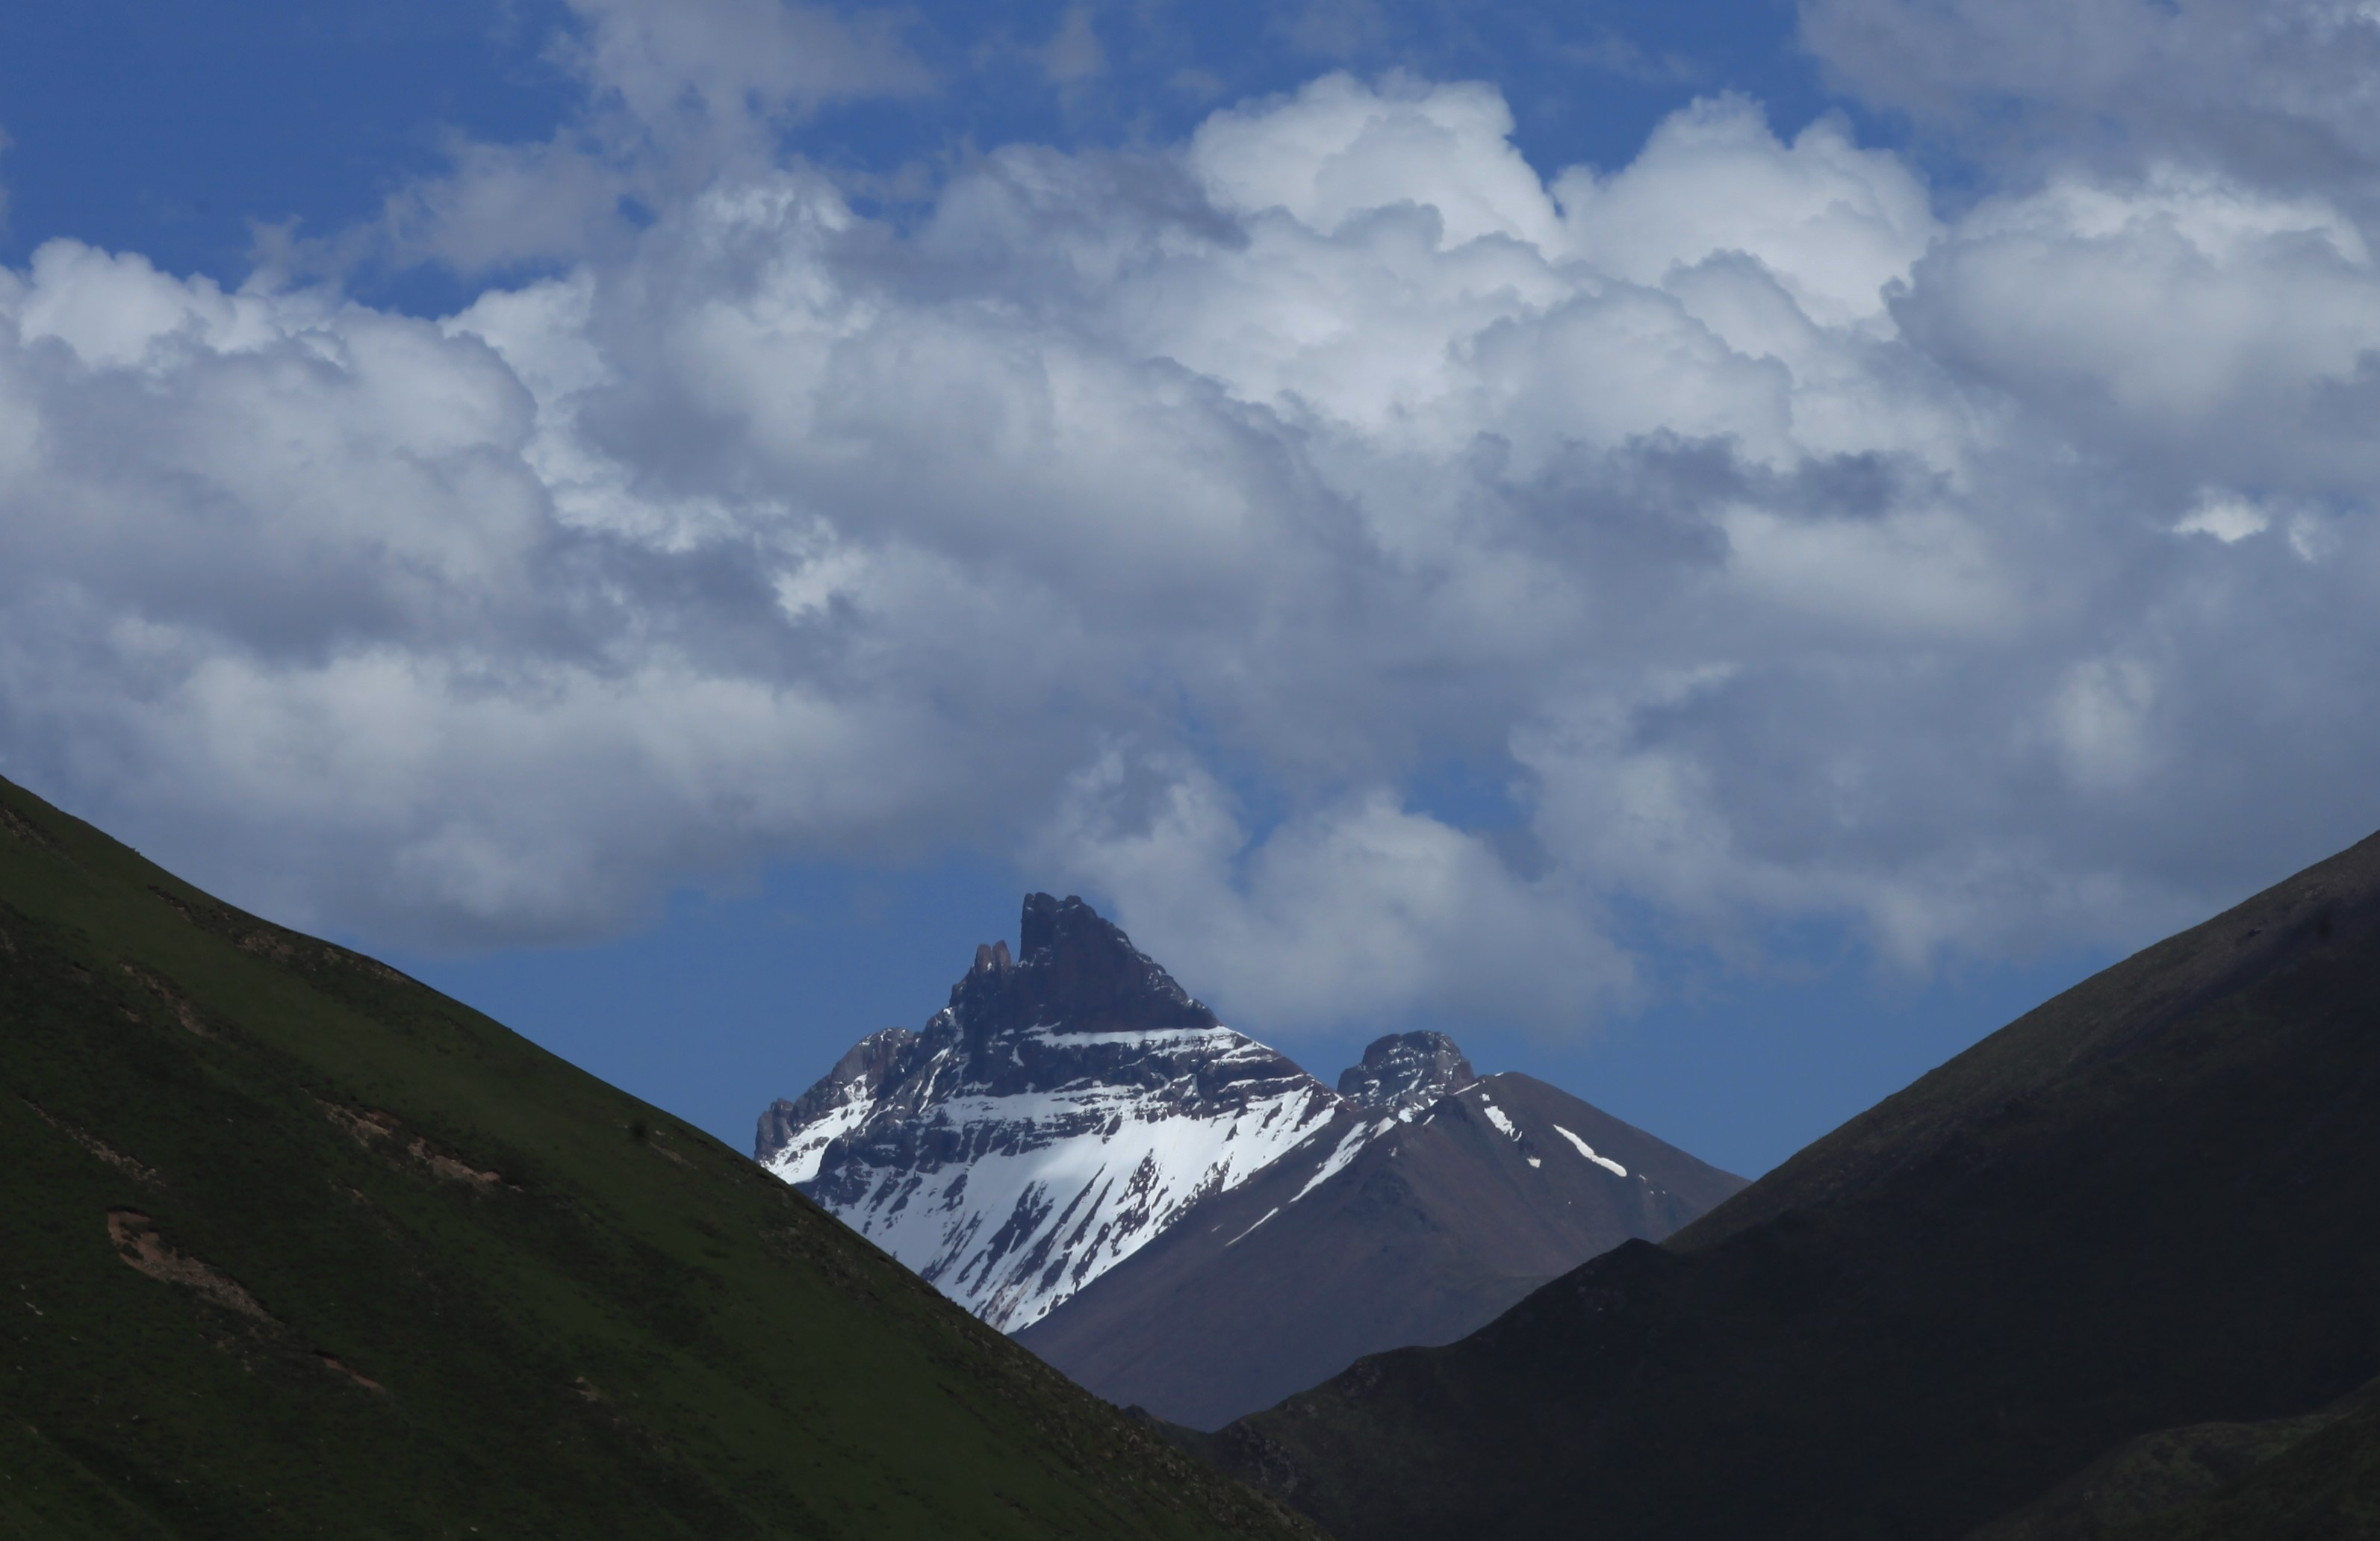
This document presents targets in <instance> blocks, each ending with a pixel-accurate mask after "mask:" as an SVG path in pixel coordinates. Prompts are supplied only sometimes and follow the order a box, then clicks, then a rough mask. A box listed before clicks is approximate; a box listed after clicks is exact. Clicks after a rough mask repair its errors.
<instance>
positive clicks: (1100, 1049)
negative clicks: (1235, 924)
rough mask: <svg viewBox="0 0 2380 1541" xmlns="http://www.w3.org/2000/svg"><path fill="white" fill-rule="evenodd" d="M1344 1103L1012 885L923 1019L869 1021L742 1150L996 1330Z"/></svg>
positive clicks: (1028, 1314) (1111, 936)
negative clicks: (1020, 896)
mask: <svg viewBox="0 0 2380 1541" xmlns="http://www.w3.org/2000/svg"><path fill="white" fill-rule="evenodd" d="M1342 1107H1343V1104H1342V1101H1341V1099H1340V1098H1339V1097H1338V1096H1337V1095H1335V1094H1334V1093H1333V1092H1332V1091H1331V1090H1330V1088H1329V1087H1328V1086H1324V1085H1323V1084H1322V1083H1321V1082H1319V1081H1318V1080H1316V1079H1315V1078H1314V1077H1313V1076H1311V1075H1308V1074H1305V1071H1303V1070H1301V1069H1299V1068H1298V1067H1297V1066H1296V1065H1295V1064H1294V1063H1293V1062H1291V1061H1289V1060H1288V1059H1287V1058H1285V1057H1284V1056H1282V1055H1281V1054H1279V1053H1277V1052H1275V1051H1274V1050H1270V1049H1269V1048H1267V1047H1265V1046H1264V1045H1263V1044H1260V1043H1258V1042H1257V1041H1256V1040H1255V1039H1253V1038H1250V1037H1246V1036H1245V1034H1241V1033H1237V1032H1234V1031H1233V1030H1232V1029H1231V1028H1229V1027H1226V1026H1224V1025H1222V1024H1221V1023H1220V1022H1218V1021H1217V1020H1216V1018H1215V1015H1214V1013H1212V1012H1210V1011H1208V1009H1207V1008H1206V1007H1205V1006H1204V1005H1202V1004H1200V1003H1199V1002H1198V1001H1196V1000H1194V999H1193V998H1191V996H1190V995H1189V994H1187V993H1186V992H1185V991H1184V990H1183V989H1182V988H1181V987H1180V986H1179V985H1177V984H1175V983H1174V982H1173V979H1172V977H1171V976H1169V975H1168V974H1167V973H1166V972H1165V970H1164V969H1162V968H1160V967H1159V966H1158V965H1156V964H1155V963H1153V962H1151V961H1150V960H1149V959H1148V958H1147V956H1146V955H1144V954H1143V953H1140V952H1139V951H1137V950H1136V949H1135V948H1134V947H1133V945H1132V941H1131V939H1130V938H1128V937H1126V936H1125V935H1124V933H1123V931H1121V930H1119V929H1118V928H1115V927H1114V926H1112V925H1111V924H1110V923H1108V922H1107V921H1106V920H1103V919H1101V918H1100V917H1099V916H1098V915H1097V914H1096V913H1095V912H1094V911H1093V910H1092V909H1091V908H1090V906H1089V905H1087V904H1084V903H1083V902H1082V901H1081V900H1080V899H1075V898H1068V899H1065V900H1062V901H1061V900H1057V899H1053V898H1051V897H1050V895H1048V894H1046V893H1036V894H1030V895H1027V896H1026V901H1025V908H1024V914H1023V916H1022V918H1021V919H1020V921H1019V927H1018V938H1017V951H1016V954H1015V955H1014V957H1012V956H1011V955H1010V953H1009V952H1008V949H1007V946H1006V944H1005V943H1004V942H1003V943H1000V944H996V945H989V946H984V947H980V948H977V952H976V959H975V965H974V966H973V967H972V968H970V969H969V970H968V971H967V974H966V977H965V978H963V979H961V980H960V981H959V982H958V983H957V984H956V985H955V986H953V988H952V990H951V1000H950V1004H949V1005H948V1006H947V1007H946V1008H944V1009H943V1010H942V1011H941V1013H937V1014H936V1015H935V1017H934V1018H933V1020H932V1021H930V1022H929V1023H928V1024H927V1025H926V1027H925V1030H924V1031H923V1032H922V1033H911V1032H908V1031H906V1030H905V1029H902V1028H892V1029H888V1030H887V1031H885V1032H881V1033H877V1034H873V1035H871V1036H869V1037H866V1038H863V1039H861V1040H860V1042H859V1043H858V1044H857V1045H856V1046H855V1047H854V1048H853V1049H852V1050H851V1051H850V1052H849V1053H847V1054H845V1055H844V1057H843V1059H842V1060H841V1061H839V1062H837V1063H836V1065H835V1067H834V1069H833V1070H832V1071H831V1072H830V1073H829V1074H827V1075H826V1076H825V1077H824V1078H823V1079H821V1080H820V1082H819V1083H818V1084H817V1085H816V1086H812V1087H811V1088H810V1089H809V1090H808V1091H807V1092H805V1093H804V1094H803V1095H802V1096H801V1097H800V1098H797V1099H795V1100H794V1101H791V1102H784V1101H780V1102H778V1103H776V1104H774V1105H773V1106H771V1108H770V1110H769V1111H768V1112H767V1113H765V1114H763V1115H762V1117H761V1121H760V1131H759V1142H758V1146H757V1148H756V1150H755V1154H756V1156H758V1157H759V1159H760V1160H761V1161H763V1162H764V1163H766V1164H767V1165H768V1166H769V1167H770V1168H771V1170H772V1171H776V1172H778V1173H779V1174H780V1175H782V1176H783V1177H784V1178H785V1179H786V1180H787V1181H789V1182H794V1183H800V1184H801V1185H802V1187H803V1189H804V1191H805V1192H807V1193H808V1194H809V1195H811V1196H812V1197H814V1198H816V1199H817V1200H818V1201H819V1202H820V1203H821V1204H823V1205H825V1206H826V1207H828V1208H830V1209H832V1210H833V1211H834V1212H835V1213H836V1214H837V1215H839V1216H840V1217H842V1219H844V1222H845V1223H847V1224H849V1225H851V1226H852V1227H853V1228H854V1229H856V1230H857V1231H859V1232H861V1233H862V1234H864V1235H866V1236H868V1237H869V1238H870V1239H871V1240H873V1241H875V1242H876V1243H877V1244H879V1245H880V1246H882V1247H883V1248H884V1249H885V1250H886V1251H888V1252H891V1253H892V1255H893V1256H896V1257H898V1258H900V1259H901V1260H902V1261H903V1262H904V1263H906V1264H907V1265H909V1267H911V1268H915V1269H916V1270H917V1272H918V1273H919V1274H921V1275H922V1276H924V1277H925V1278H926V1279H927V1280H929V1281H930V1282H932V1283H933V1284H934V1285H935V1286H936V1287H937V1288H939V1289H941V1291H942V1292H943V1293H945V1294H947V1295H949V1296H951V1297H952V1298H953V1300H956V1301H957V1302H959V1304H962V1305H965V1307H966V1308H967V1309H969V1310H971V1311H973V1312H974V1313H975V1314H976V1315H977V1316H978V1317H982V1318H983V1319H984V1320H985V1321H987V1322H989V1323H990V1324H991V1325H992V1326H994V1327H996V1328H999V1329H1002V1330H1004V1331H1014V1330H1015V1329H1018V1328H1022V1327H1025V1326H1026V1325H1028V1324H1030V1323H1032V1322H1034V1321H1038V1319H1040V1317H1043V1316H1045V1315H1046V1314H1048V1312H1049V1311H1050V1309H1051V1308H1052V1307H1054V1306H1055V1305H1057V1304H1059V1303H1060V1302H1062V1301H1063V1300H1065V1299H1066V1298H1067V1297H1068V1296H1070V1295H1071V1294H1073V1293H1074V1292H1075V1291H1076V1290H1078V1289H1080V1288H1082V1286H1083V1285H1085V1284H1086V1283H1087V1282H1089V1281H1090V1280H1093V1279H1095V1278H1097V1277H1099V1274H1101V1273H1102V1272H1104V1271H1105V1270H1106V1269H1108V1268H1111V1267H1113V1266H1114V1265H1115V1264H1116V1263H1118V1262H1120V1261H1122V1260H1123V1258H1125V1257H1127V1256H1131V1255H1132V1254H1133V1253H1134V1252H1135V1251H1136V1250H1138V1248H1139V1247H1140V1246H1142V1245H1143V1244H1146V1243H1147V1241H1148V1240H1149V1239H1150V1238H1151V1237H1153V1236H1155V1235H1156V1234H1158V1233H1159V1232H1161V1231H1162V1230H1164V1229H1165V1228H1166V1227H1167V1226H1168V1225H1170V1224H1172V1222H1173V1220H1174V1219H1177V1218H1178V1217H1179V1216H1180V1215H1181V1213H1182V1212H1183V1211H1184V1209H1186V1208H1188V1207H1190V1206H1191V1205H1192V1204H1194V1203H1196V1202H1197V1201H1198V1200H1200V1199H1202V1198H1205V1197H1208V1195H1213V1194H1216V1193H1219V1192H1222V1191H1224V1190H1226V1189H1229V1188H1232V1187H1234V1186H1236V1185H1237V1184H1238V1183H1243V1182H1245V1181H1246V1179H1247V1178H1248V1177H1250V1176H1251V1175H1253V1174H1254V1173H1256V1172H1257V1171H1261V1170H1262V1169H1263V1168H1265V1167H1266V1166H1267V1165H1269V1163H1270V1162H1271V1161H1272V1160H1273V1159H1275V1158H1276V1157H1279V1156H1280V1155H1281V1154H1282V1153H1283V1152H1285V1151H1287V1150H1289V1149H1291V1148H1292V1147H1295V1146H1296V1145H1298V1144H1299V1143H1300V1142H1301V1141H1302V1140H1304V1139H1305V1138H1306V1137H1307V1136H1308V1135H1312V1134H1313V1133H1315V1132H1316V1130H1317V1129H1318V1127H1319V1126H1320V1125H1322V1124H1323V1123H1325V1122H1330V1119H1331V1117H1332V1115H1333V1114H1334V1113H1336V1112H1338V1111H1340V1110H1341V1109H1342Z"/></svg>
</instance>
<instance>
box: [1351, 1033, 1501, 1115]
mask: <svg viewBox="0 0 2380 1541" xmlns="http://www.w3.org/2000/svg"><path fill="white" fill-rule="evenodd" d="M1477 1079H1479V1076H1478V1074H1476V1073H1475V1071H1473V1070H1472V1068H1471V1062H1470V1061H1469V1060H1466V1059H1464V1058H1463V1050H1461V1049H1459V1048H1457V1047H1455V1042H1454V1040H1453V1039H1452V1038H1451V1037H1447V1036H1446V1035H1445V1034H1444V1033H1390V1035H1389V1036H1388V1037H1382V1038H1375V1039H1373V1040H1372V1046H1371V1047H1370V1048H1369V1049H1366V1050H1364V1062H1363V1063H1362V1064H1358V1065H1349V1066H1348V1067H1347V1068H1346V1069H1345V1070H1342V1071H1341V1072H1340V1073H1339V1095H1340V1096H1342V1097H1343V1098H1346V1099H1347V1100H1348V1101H1350V1102H1353V1103H1354V1104H1355V1105H1356V1106H1357V1107H1359V1108H1380V1109H1384V1110H1387V1111H1389V1112H1392V1113H1400V1112H1403V1111H1404V1110H1406V1109H1408V1108H1419V1107H1423V1106H1425V1105H1427V1104H1428V1103H1431V1102H1435V1101H1437V1100H1438V1099H1439V1097H1441V1096H1443V1095H1444V1094H1446V1093H1447V1092H1450V1091H1452V1090H1454V1089H1455V1088H1456V1087H1458V1086H1468V1085H1470V1084H1471V1083H1472V1082H1474V1081H1476V1080H1477Z"/></svg>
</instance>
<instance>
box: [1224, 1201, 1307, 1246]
mask: <svg viewBox="0 0 2380 1541" xmlns="http://www.w3.org/2000/svg"><path fill="white" fill-rule="evenodd" d="M1292 1202H1294V1201H1292ZM1280 1213H1281V1206H1280V1205H1278V1204H1276V1205H1274V1206H1273V1207H1271V1208H1269V1209H1267V1210H1266V1211H1265V1212H1264V1219H1260V1220H1258V1221H1257V1225H1262V1224H1263V1223H1264V1222H1265V1220H1269V1219H1272V1218H1273V1216H1275V1215H1278V1214H1280ZM1257 1225H1251V1226H1249V1227H1248V1228H1247V1229H1246V1230H1245V1231H1243V1232H1240V1233H1239V1235H1237V1236H1234V1237H1233V1238H1232V1239H1231V1240H1230V1241H1228V1242H1225V1243H1224V1245H1225V1246H1237V1245H1239V1244H1240V1243H1241V1242H1242V1241H1243V1240H1244V1239H1245V1238H1246V1237H1249V1236H1252V1235H1254V1234H1256V1229H1257Z"/></svg>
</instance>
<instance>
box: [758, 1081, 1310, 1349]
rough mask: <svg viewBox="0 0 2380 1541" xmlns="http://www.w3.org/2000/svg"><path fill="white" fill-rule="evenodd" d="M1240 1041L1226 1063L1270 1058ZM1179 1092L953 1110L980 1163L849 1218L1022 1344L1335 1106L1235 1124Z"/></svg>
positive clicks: (966, 1100) (854, 1209) (1253, 1115)
mask: <svg viewBox="0 0 2380 1541" xmlns="http://www.w3.org/2000/svg"><path fill="white" fill-rule="evenodd" d="M1208 1036H1209V1037H1212V1036H1213V1035H1208ZM1229 1036H1230V1037H1231V1039H1233V1042H1232V1043H1231V1044H1230V1046H1229V1047H1228V1048H1227V1049H1226V1050H1225V1054H1226V1055H1231V1054H1236V1053H1238V1052H1239V1051H1240V1050H1242V1049H1243V1048H1244V1047H1256V1048H1257V1050H1258V1051H1259V1052H1263V1051H1264V1050H1261V1046H1252V1045H1251V1042H1250V1040H1247V1039H1245V1038H1244V1037H1241V1036H1240V1035H1238V1034H1230V1035H1229ZM1098 1037H1102V1038H1107V1039H1110V1040H1111V1041H1136V1040H1134V1039H1133V1037H1132V1036H1131V1035H1104V1034H1103V1035H1098ZM1151 1037H1152V1038H1154V1037H1179V1035H1161V1036H1160V1035H1151ZM1182 1091H1183V1088H1181V1087H1180V1086H1173V1085H1169V1086H1160V1087H1120V1086H1102V1085H1097V1084H1089V1085H1085V1086H1081V1087H1080V1088H1079V1089H1067V1090H1062V1091H1057V1092H1035V1093H1026V1094H1022V1095H1017V1096H1010V1097H968V1096H961V1097H955V1098H950V1099H948V1100H947V1101H945V1102H944V1103H943V1104H942V1105H941V1107H940V1108H939V1109H938V1110H936V1114H935V1118H934V1121H933V1124H932V1125H930V1126H929V1127H932V1128H935V1129H938V1130H939V1129H941V1128H943V1127H947V1128H950V1129H953V1130H955V1131H957V1132H958V1133H959V1135H960V1140H959V1144H960V1147H961V1148H962V1149H964V1150H965V1151H968V1152H971V1153H972V1152H977V1151H978V1150H979V1151H980V1154H971V1155H969V1156H967V1157H965V1158H964V1159H960V1160H957V1161H953V1162H951V1163H949V1164H947V1165H944V1166H941V1167H940V1168H938V1169H937V1170H933V1171H887V1172H886V1173H885V1174H884V1176H883V1177H882V1178H881V1179H880V1180H879V1181H878V1183H876V1184H875V1186H874V1187H873V1188H872V1189H870V1190H869V1192H868V1195H867V1196H866V1197H865V1198H863V1199H861V1200H860V1201H858V1202H857V1203H856V1204H855V1205H852V1206H850V1207H847V1208H842V1209H840V1210H839V1212H840V1213H841V1215H842V1218H843V1219H844V1222H845V1223H847V1224H849V1225H850V1226H852V1227H853V1228H854V1229H855V1230H856V1231H858V1232H860V1233H861V1234H862V1235H865V1236H867V1237H868V1239H869V1240H871V1241H873V1242H875V1243H876V1244H878V1245H879V1246H881V1247H883V1248H884V1249H885V1250H886V1251H887V1252H890V1253H891V1254H892V1256H895V1257H898V1258H899V1259H901V1261H902V1262H904V1263H905V1264H907V1265H908V1266H909V1267H910V1268H914V1269H916V1270H917V1272H918V1273H919V1274H920V1275H921V1276H923V1277H924V1278H925V1279H926V1280H929V1282H931V1283H932V1284H934V1286H935V1287H936V1288H938V1289H940V1290H941V1292H943V1293H944V1294H946V1295H948V1296H950V1297H951V1298H952V1299H953V1300H954V1301H956V1302H958V1303H959V1304H961V1305H963V1306H965V1308H966V1309H967V1310H969V1311H971V1312H973V1313H974V1314H975V1315H977V1316H978V1317H982V1318H983V1320H984V1321H986V1322H988V1323H990V1325H991V1326H993V1327H995V1328H998V1329H1001V1330H1002V1331H1014V1330H1015V1329H1018V1328H1022V1327H1025V1326H1027V1325H1029V1324H1030V1323H1032V1322H1035V1321H1038V1320H1039V1319H1040V1318H1041V1317H1044V1316H1046V1315H1048V1314H1049V1312H1050V1310H1051V1309H1052V1308H1054V1307H1055V1306H1056V1305H1057V1304H1059V1303H1060V1302H1062V1301H1063V1300H1065V1299H1066V1298H1067V1297H1068V1296H1070V1295H1072V1294H1073V1293H1074V1292H1075V1291H1076V1290H1078V1289H1080V1288H1082V1287H1083V1286H1084V1285H1085V1284H1087V1283H1088V1282H1089V1281H1090V1280H1093V1279H1096V1278H1098V1277H1099V1275H1100V1274H1101V1273H1103V1272H1105V1271H1106V1270H1107V1269H1109V1268H1112V1267H1114V1266H1115V1265H1116V1264H1117V1263H1120V1262H1122V1261H1123V1259H1124V1258H1126V1257H1129V1256H1132V1254H1133V1253H1134V1252H1135V1251H1137V1250H1138V1249H1139V1248H1140V1247H1141V1246H1142V1245H1143V1244H1146V1243H1147V1242H1148V1241H1149V1240H1150V1239H1151V1238H1153V1237H1154V1236H1156V1235H1157V1234H1158V1232H1161V1231H1163V1230H1164V1229H1165V1228H1166V1227H1167V1226H1169V1225H1171V1224H1172V1222H1173V1220H1174V1219H1176V1218H1177V1217H1178V1216H1179V1215H1180V1214H1181V1213H1182V1211H1183V1210H1184V1209H1185V1208H1187V1207H1189V1206H1190V1205H1191V1204H1193V1203H1195V1202H1196V1201H1197V1200H1198V1199H1200V1198H1203V1197H1205V1196H1207V1195H1209V1194H1213V1193H1219V1192H1221V1191H1222V1190H1224V1189H1227V1188H1232V1187H1235V1186H1237V1185H1238V1184H1239V1183H1243V1182H1245V1181H1246V1180H1247V1179H1248V1178H1249V1177H1250V1176H1252V1175H1254V1174H1255V1173H1256V1172H1257V1171H1260V1170H1261V1169H1263V1168H1264V1167H1265V1166H1267V1165H1268V1164H1269V1163H1270V1162H1271V1161H1273V1160H1274V1159H1276V1158H1278V1157H1280V1156H1281V1154H1282V1153H1283V1152H1285V1151H1287V1150H1288V1149H1290V1148H1291V1147H1293V1146H1295V1145H1296V1144H1297V1143H1298V1142H1299V1141H1300V1140H1302V1139H1304V1138H1305V1137H1306V1135H1308V1134H1309V1133H1311V1132H1312V1129H1313V1127H1314V1125H1315V1123H1316V1122H1317V1121H1318V1120H1320V1119H1324V1118H1327V1117H1329V1116H1330V1112H1331V1110H1332V1108H1333V1106H1334V1103H1335V1100H1336V1099H1335V1098H1331V1097H1330V1094H1329V1093H1328V1092H1327V1091H1325V1090H1323V1089H1322V1088H1321V1087H1319V1086H1316V1085H1311V1084H1309V1085H1306V1086H1290V1087H1288V1088H1285V1089H1284V1090H1283V1091H1282V1092H1281V1093H1280V1094H1278V1095H1276V1096H1273V1097H1269V1098H1250V1099H1249V1100H1248V1102H1247V1104H1246V1106H1245V1108H1244V1109H1242V1110H1239V1111H1238V1112H1237V1113H1236V1114H1235V1115H1233V1116H1229V1117H1224V1116H1219V1114H1218V1113H1217V1112H1216V1111H1215V1110H1208V1109H1203V1108H1185V1107H1184V1101H1183V1097H1182ZM842 1111H843V1110H840V1109H838V1110H836V1114H837V1116H840V1115H841V1113H842ZM865 1116H866V1115H865V1112H864V1111H863V1113H862V1114H861V1119H859V1120H854V1121H853V1122H854V1124H855V1126H856V1123H857V1122H861V1120H864V1118H865ZM805 1134H806V1135H807V1131H806V1132H805ZM803 1143H805V1144H807V1140H805V1141H804V1142H803ZM810 1160H811V1167H812V1170H813V1171H815V1169H816V1158H815V1157H812V1158H810Z"/></svg>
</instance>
